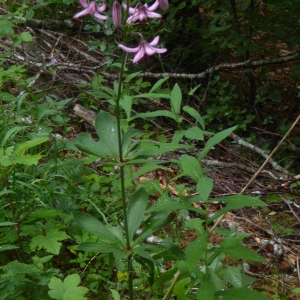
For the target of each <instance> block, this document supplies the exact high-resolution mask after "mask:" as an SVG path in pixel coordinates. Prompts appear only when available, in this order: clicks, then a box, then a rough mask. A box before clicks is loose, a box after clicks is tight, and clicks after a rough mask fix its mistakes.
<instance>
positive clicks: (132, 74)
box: [123, 71, 142, 82]
mask: <svg viewBox="0 0 300 300" xmlns="http://www.w3.org/2000/svg"><path fill="white" fill-rule="evenodd" d="M141 72H142V71H138V72H135V73H131V74H129V75H128V76H127V77H126V78H125V79H124V80H123V82H130V81H131V80H132V79H133V78H135V77H136V76H138V75H139V74H140V73H141Z"/></svg>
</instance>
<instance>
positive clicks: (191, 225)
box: [185, 218, 205, 235]
mask: <svg viewBox="0 0 300 300" xmlns="http://www.w3.org/2000/svg"><path fill="white" fill-rule="evenodd" d="M203 223H204V220H201V219H198V218H195V219H191V220H189V221H188V222H187V223H186V225H185V227H186V229H189V230H191V229H195V231H196V233H197V234H198V235H202V234H203V233H205V229H204V228H203V225H202V224H203Z"/></svg>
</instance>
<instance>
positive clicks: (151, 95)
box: [132, 93, 170, 99]
mask: <svg viewBox="0 0 300 300" xmlns="http://www.w3.org/2000/svg"><path fill="white" fill-rule="evenodd" d="M132 98H154V99H157V98H167V99H169V98H170V95H168V94H156V93H145V94H138V95H136V96H132Z"/></svg>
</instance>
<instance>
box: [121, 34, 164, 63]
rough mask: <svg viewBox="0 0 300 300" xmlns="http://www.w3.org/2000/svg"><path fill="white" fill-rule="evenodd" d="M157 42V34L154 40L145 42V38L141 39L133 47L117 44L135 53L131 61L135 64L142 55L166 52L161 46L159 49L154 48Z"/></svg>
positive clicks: (126, 50)
mask: <svg viewBox="0 0 300 300" xmlns="http://www.w3.org/2000/svg"><path fill="white" fill-rule="evenodd" d="M158 42H159V36H157V37H155V38H154V40H153V41H152V42H150V43H148V42H146V41H145V40H142V41H141V42H140V44H139V45H138V46H137V47H135V48H129V47H126V46H124V45H122V44H119V45H118V47H119V48H121V49H122V50H124V51H125V52H128V53H136V54H135V56H134V58H133V61H132V62H133V63H134V64H135V63H137V62H138V61H139V60H141V59H142V58H143V57H144V56H145V57H147V56H151V55H153V54H155V53H165V52H167V49H166V48H161V49H159V48H154V47H155V46H157V44H158Z"/></svg>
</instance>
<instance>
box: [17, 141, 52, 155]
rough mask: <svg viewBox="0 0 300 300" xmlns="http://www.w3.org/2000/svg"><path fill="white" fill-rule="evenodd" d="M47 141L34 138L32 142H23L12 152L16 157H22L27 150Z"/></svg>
mask: <svg viewBox="0 0 300 300" xmlns="http://www.w3.org/2000/svg"><path fill="white" fill-rule="evenodd" d="M47 141H49V138H36V139H34V140H31V141H27V142H24V143H22V144H20V145H19V146H18V147H17V149H16V150H15V151H14V153H15V154H16V155H18V156H19V155H22V154H23V153H24V152H25V151H27V150H28V149H30V148H33V147H35V146H37V145H40V144H42V143H45V142H47Z"/></svg>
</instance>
